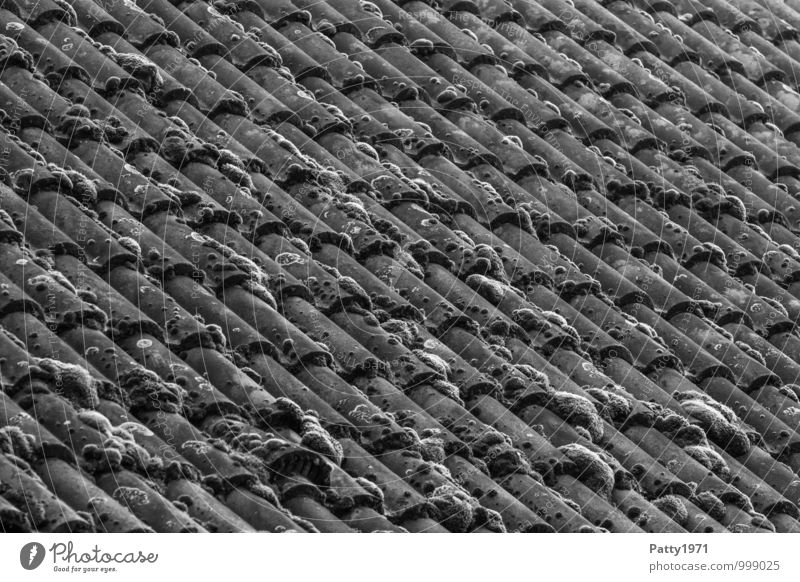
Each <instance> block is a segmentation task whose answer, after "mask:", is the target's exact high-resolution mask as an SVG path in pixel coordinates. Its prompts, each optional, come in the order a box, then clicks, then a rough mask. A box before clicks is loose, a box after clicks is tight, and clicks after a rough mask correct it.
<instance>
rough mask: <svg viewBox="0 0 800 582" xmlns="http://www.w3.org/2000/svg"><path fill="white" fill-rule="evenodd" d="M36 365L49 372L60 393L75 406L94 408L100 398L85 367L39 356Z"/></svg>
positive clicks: (95, 384)
mask: <svg viewBox="0 0 800 582" xmlns="http://www.w3.org/2000/svg"><path fill="white" fill-rule="evenodd" d="M36 363H37V364H38V366H39V367H40V368H41V369H42V370H44V371H46V372H48V373H50V374H51V375H52V377H53V379H54V380H55V383H56V387H57V389H59V391H60V393H61V394H62V395H63V396H64V397H65V398H67V399H68V400H69V401H70V402H72V404H73V405H74V406H75V407H77V408H95V407H96V406H97V405H98V404H99V403H100V399H99V397H98V394H97V383H96V381H95V380H94V379H93V378H92V376H91V375H90V374H89V371H88V370H87V369H86V368H83V367H81V366H76V365H74V364H68V363H66V362H61V361H59V360H54V359H52V358H39V359H38V360H37V362H36Z"/></svg>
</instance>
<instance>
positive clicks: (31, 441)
mask: <svg viewBox="0 0 800 582" xmlns="http://www.w3.org/2000/svg"><path fill="white" fill-rule="evenodd" d="M35 444H36V439H35V437H34V436H33V435H30V434H27V433H26V432H23V430H22V429H21V428H19V427H18V426H11V425H10V426H4V427H3V428H0V453H3V454H6V455H14V456H16V457H19V458H20V459H22V460H23V461H31V460H32V459H33V456H34V447H35Z"/></svg>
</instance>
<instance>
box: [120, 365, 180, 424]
mask: <svg viewBox="0 0 800 582" xmlns="http://www.w3.org/2000/svg"><path fill="white" fill-rule="evenodd" d="M119 385H120V386H121V387H122V389H123V390H125V392H126V393H127V394H128V397H129V398H130V402H131V410H150V411H155V412H166V413H172V414H179V413H180V412H181V411H182V409H183V401H184V398H185V397H186V391H185V390H184V389H183V388H181V387H180V386H179V385H178V384H175V383H173V382H165V381H164V380H162V379H161V378H159V377H158V375H157V374H156V373H155V372H152V371H150V370H147V369H145V368H134V369H131V370H129V371H127V372H123V373H122V374H120V376H119Z"/></svg>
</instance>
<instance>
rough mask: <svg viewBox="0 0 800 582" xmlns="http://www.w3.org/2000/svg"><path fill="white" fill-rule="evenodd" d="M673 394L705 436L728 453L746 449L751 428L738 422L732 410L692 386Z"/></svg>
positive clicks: (739, 453) (735, 453) (749, 443)
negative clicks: (692, 388) (687, 389)
mask: <svg viewBox="0 0 800 582" xmlns="http://www.w3.org/2000/svg"><path fill="white" fill-rule="evenodd" d="M674 397H675V399H676V400H677V401H678V402H680V404H681V407H682V408H683V409H684V410H685V411H686V413H687V414H688V415H689V416H690V417H691V418H692V419H694V420H695V421H697V423H698V424H699V425H700V426H701V427H702V428H703V430H704V431H705V432H706V434H707V435H708V438H709V439H710V440H711V441H713V442H714V443H716V444H717V445H719V446H720V447H722V448H723V449H724V450H726V451H728V452H729V453H730V454H731V455H733V456H739V455H743V454H746V453H747V452H748V451H749V450H750V446H751V441H750V438H749V437H748V433H750V432H754V431H753V429H751V428H750V427H748V426H747V425H745V424H744V423H742V422H741V421H740V420H739V419H738V418H737V417H736V414H735V413H734V412H733V410H731V409H730V408H728V407H727V406H725V405H724V404H722V403H720V402H717V401H716V400H714V399H713V398H711V397H710V396H708V395H706V394H704V393H702V392H698V391H695V390H689V391H686V392H677V393H675V394H674Z"/></svg>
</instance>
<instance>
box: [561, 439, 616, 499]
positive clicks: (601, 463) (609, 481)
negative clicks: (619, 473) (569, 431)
mask: <svg viewBox="0 0 800 582" xmlns="http://www.w3.org/2000/svg"><path fill="white" fill-rule="evenodd" d="M559 450H560V451H561V452H562V453H564V455H565V456H566V457H567V458H568V459H569V460H570V461H572V464H573V467H572V468H571V469H570V471H571V472H572V474H573V476H574V477H575V478H576V479H578V480H579V481H581V482H582V483H583V484H584V485H586V486H587V487H589V489H591V490H592V491H594V492H595V493H597V494H598V495H600V496H601V497H603V498H605V499H609V498H610V497H611V492H612V491H613V490H614V483H615V478H614V470H613V469H612V468H611V466H610V465H609V463H608V457H607V456H606V455H605V453H596V452H594V451H590V450H589V449H587V448H586V447H584V446H583V445H579V444H577V443H571V444H568V445H564V446H562V447H559Z"/></svg>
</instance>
